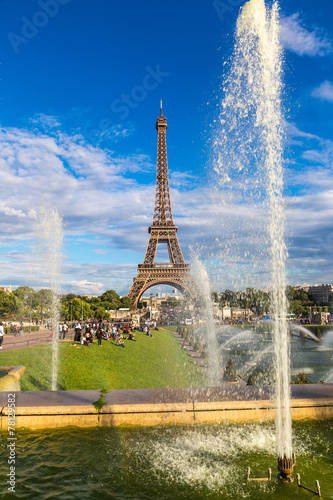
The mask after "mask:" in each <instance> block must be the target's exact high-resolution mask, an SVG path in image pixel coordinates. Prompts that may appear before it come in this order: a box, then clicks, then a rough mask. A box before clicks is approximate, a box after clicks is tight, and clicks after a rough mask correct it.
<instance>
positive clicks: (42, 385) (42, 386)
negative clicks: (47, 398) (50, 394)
mask: <svg viewBox="0 0 333 500" xmlns="http://www.w3.org/2000/svg"><path fill="white" fill-rule="evenodd" d="M26 382H29V383H31V384H32V385H33V387H34V390H35V391H49V390H50V389H51V382H50V381H45V382H41V381H40V380H38V379H37V378H35V377H32V376H31V375H28V376H27V377H26ZM46 384H48V385H46Z"/></svg>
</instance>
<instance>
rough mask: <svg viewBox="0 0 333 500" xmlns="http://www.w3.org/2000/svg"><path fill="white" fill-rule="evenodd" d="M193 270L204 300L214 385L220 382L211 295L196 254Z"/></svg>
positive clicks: (209, 357)
mask: <svg viewBox="0 0 333 500" xmlns="http://www.w3.org/2000/svg"><path fill="white" fill-rule="evenodd" d="M192 258H193V268H192V269H193V272H194V275H195V279H196V282H197V284H198V285H199V288H200V291H201V296H202V299H203V302H204V320H205V324H204V329H205V334H204V335H205V338H204V340H205V343H206V345H207V349H208V353H207V354H208V370H207V374H208V378H209V381H210V383H211V384H213V385H214V386H217V385H219V383H220V382H221V368H220V350H219V343H218V341H217V338H216V328H215V324H214V315H213V304H212V296H211V290H210V284H209V277H208V274H207V270H206V268H205V266H204V264H203V263H202V262H201V261H200V259H199V257H198V256H197V255H193V257H192Z"/></svg>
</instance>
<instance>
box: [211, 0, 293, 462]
mask: <svg viewBox="0 0 333 500" xmlns="http://www.w3.org/2000/svg"><path fill="white" fill-rule="evenodd" d="M279 30H280V28H279V21H278V7H277V3H274V4H273V6H272V8H271V9H269V8H266V6H265V2H264V0H250V1H249V2H247V3H246V4H245V5H244V6H243V8H242V9H241V12H240V14H239V17H238V20H237V29H236V36H235V37H236V40H235V49H234V54H233V58H232V63H231V67H230V70H229V72H228V75H227V77H226V78H225V82H224V89H223V90H224V94H225V97H224V100H223V102H222V114H221V120H220V121H221V129H220V131H219V136H218V138H217V141H216V143H215V146H216V150H217V158H218V162H217V166H216V168H215V170H217V172H218V173H219V176H220V178H221V179H222V181H223V183H225V184H226V186H228V185H230V181H231V180H233V181H234V182H233V183H232V185H233V186H235V185H236V187H237V196H238V197H239V196H241V194H242V193H243V194H244V193H246V196H245V195H244V199H245V198H246V202H247V203H251V200H254V199H255V201H256V202H257V203H258V202H260V203H261V211H260V210H259V209H258V207H259V206H260V203H259V205H258V206H256V210H257V213H258V214H262V216H264V215H265V214H264V208H266V211H267V213H268V221H267V222H266V226H267V227H268V230H267V233H268V234H267V233H266V238H264V239H263V240H262V241H261V246H262V247H263V246H265V243H266V240H268V241H267V243H269V241H270V245H269V244H267V245H266V246H267V247H268V248H270V253H269V254H268V261H269V262H270V268H271V284H270V286H271V289H272V293H271V297H272V306H271V307H272V313H273V315H274V319H275V321H274V324H273V333H274V339H275V343H274V344H275V348H274V349H275V372H276V375H275V378H276V401H277V415H276V432H277V448H278V449H277V452H278V456H279V457H281V458H288V459H291V457H292V439H291V414H290V386H289V384H290V366H289V336H288V324H287V320H286V314H287V298H286V294H285V289H286V277H285V260H286V254H287V252H286V246H285V242H284V204H283V197H282V191H283V158H282V156H283V139H284V131H283V118H282V111H281V87H282V83H281V76H282V70H281V61H282V53H281V46H280V42H279ZM249 193H250V194H249ZM249 198H250V202H249V201H248V200H249ZM253 206H254V205H253ZM255 222H256V221H255ZM263 243H264V245H263ZM259 264H260V265H262V266H263V267H264V265H265V263H264V258H263V259H262V261H261V262H260V263H259ZM253 269H254V268H253Z"/></svg>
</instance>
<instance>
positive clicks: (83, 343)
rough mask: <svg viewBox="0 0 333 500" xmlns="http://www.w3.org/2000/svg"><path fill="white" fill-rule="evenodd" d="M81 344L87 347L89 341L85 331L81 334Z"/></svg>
mask: <svg viewBox="0 0 333 500" xmlns="http://www.w3.org/2000/svg"><path fill="white" fill-rule="evenodd" d="M81 345H86V346H87V347H89V342H88V340H87V337H86V334H85V333H84V334H83V335H82V340H81Z"/></svg>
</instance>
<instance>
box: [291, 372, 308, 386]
mask: <svg viewBox="0 0 333 500" xmlns="http://www.w3.org/2000/svg"><path fill="white" fill-rule="evenodd" d="M293 379H294V380H293V383H294V384H312V382H311V380H310V379H309V377H307V376H306V375H305V373H303V372H300V373H299V374H298V375H296V376H295V377H293Z"/></svg>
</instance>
